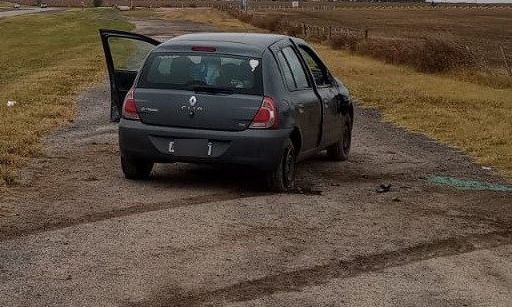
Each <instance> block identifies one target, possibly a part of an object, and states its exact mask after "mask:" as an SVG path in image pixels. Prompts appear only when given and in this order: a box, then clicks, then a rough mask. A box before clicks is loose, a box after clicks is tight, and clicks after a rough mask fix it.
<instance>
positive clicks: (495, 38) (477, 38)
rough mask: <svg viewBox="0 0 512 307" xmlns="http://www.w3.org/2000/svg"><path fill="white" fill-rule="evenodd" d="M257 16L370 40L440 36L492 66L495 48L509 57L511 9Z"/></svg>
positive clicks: (497, 59)
mask: <svg viewBox="0 0 512 307" xmlns="http://www.w3.org/2000/svg"><path fill="white" fill-rule="evenodd" d="M257 14H261V15H266V16H269V15H277V16H279V18H284V19H287V20H289V21H291V22H296V23H308V24H314V25H318V26H329V25H331V26H340V27H344V28H348V29H354V30H360V31H361V32H362V31H364V30H366V29H368V35H369V37H370V38H371V37H378V38H401V39H421V38H423V37H425V36H442V37H445V38H448V39H451V40H454V41H458V42H462V43H464V44H465V45H466V46H468V47H469V48H471V49H472V51H473V52H475V53H477V54H479V55H481V56H482V57H483V58H485V59H488V62H489V64H491V65H494V66H502V65H503V59H502V57H501V54H500V51H499V45H504V47H505V49H506V50H508V51H509V53H511V54H512V8H510V9H505V8H485V9H484V8H474V9H460V8H449V7H446V8H428V7H426V8H411V9H406V8H402V9H387V10H382V9H380V10H379V9H371V8H358V9H354V8H350V9H348V8H347V9H344V8H338V9H335V10H329V11H307V10H306V11H298V10H281V11H269V10H262V11H257Z"/></svg>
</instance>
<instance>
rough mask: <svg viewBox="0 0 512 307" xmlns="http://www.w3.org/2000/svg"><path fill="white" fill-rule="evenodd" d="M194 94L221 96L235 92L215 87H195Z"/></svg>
mask: <svg viewBox="0 0 512 307" xmlns="http://www.w3.org/2000/svg"><path fill="white" fill-rule="evenodd" d="M192 89H193V90H194V92H207V93H219V94H233V90H232V89H229V88H226V87H215V86H194V87H193V88H192Z"/></svg>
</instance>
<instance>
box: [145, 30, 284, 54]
mask: <svg viewBox="0 0 512 307" xmlns="http://www.w3.org/2000/svg"><path fill="white" fill-rule="evenodd" d="M289 38H290V37H289V36H286V35H280V34H266V33H215V32H213V33H193V34H185V35H181V36H177V37H175V38H172V39H170V40H168V41H166V42H164V43H162V44H161V45H159V46H158V48H157V49H156V50H155V51H157V52H158V51H163V50H165V51H185V50H182V49H186V48H188V47H190V46H202V45H204V46H213V47H216V48H217V51H219V52H221V53H227V54H237V55H248V56H261V54H262V53H263V52H265V50H266V49H267V48H268V47H269V46H271V45H273V44H274V43H276V42H278V41H280V40H283V39H289ZM188 50H190V49H188Z"/></svg>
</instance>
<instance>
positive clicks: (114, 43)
mask: <svg viewBox="0 0 512 307" xmlns="http://www.w3.org/2000/svg"><path fill="white" fill-rule="evenodd" d="M100 36H101V43H102V45H103V51H105V60H106V61H107V69H108V75H109V78H110V94H111V98H110V99H111V108H110V120H111V121H113V122H117V121H119V119H120V118H121V109H122V106H123V101H124V98H125V96H126V94H127V93H128V91H129V90H130V88H131V87H132V85H133V81H134V80H135V77H136V76H137V73H138V72H139V70H140V69H141V67H142V65H143V64H144V60H145V59H146V56H147V55H148V53H149V52H150V51H151V50H153V48H155V46H157V45H159V44H160V43H161V42H159V41H157V40H155V39H152V38H150V37H147V36H144V35H140V34H136V33H130V32H124V31H118V30H105V29H101V30H100Z"/></svg>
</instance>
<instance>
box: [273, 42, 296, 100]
mask: <svg viewBox="0 0 512 307" xmlns="http://www.w3.org/2000/svg"><path fill="white" fill-rule="evenodd" d="M277 61H278V62H279V66H280V67H281V70H282V71H283V77H284V81H285V82H286V85H287V86H288V88H289V89H290V90H294V89H296V88H297V84H295V80H294V79H293V75H292V71H291V69H290V66H289V65H288V62H287V61H286V59H285V58H284V55H283V53H282V52H281V51H279V53H278V54H277Z"/></svg>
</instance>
